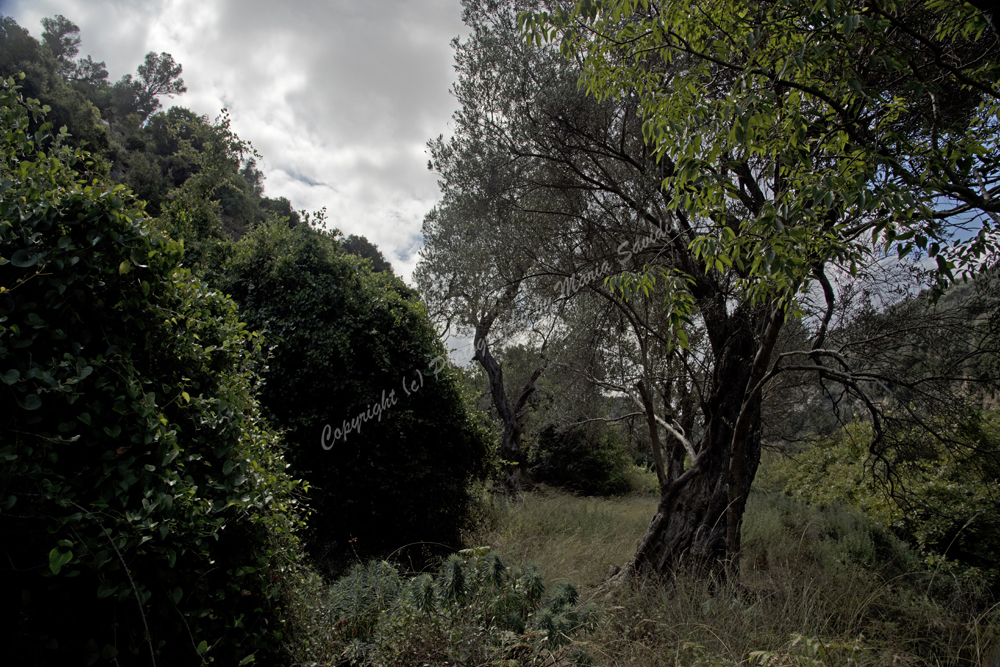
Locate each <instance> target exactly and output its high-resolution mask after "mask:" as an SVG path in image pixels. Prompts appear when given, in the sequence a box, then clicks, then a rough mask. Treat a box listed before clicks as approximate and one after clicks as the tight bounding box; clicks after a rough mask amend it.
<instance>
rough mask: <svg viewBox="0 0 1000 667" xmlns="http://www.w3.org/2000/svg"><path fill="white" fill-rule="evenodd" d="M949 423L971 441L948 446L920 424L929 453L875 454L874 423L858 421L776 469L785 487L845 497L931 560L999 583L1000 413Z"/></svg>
mask: <svg viewBox="0 0 1000 667" xmlns="http://www.w3.org/2000/svg"><path fill="white" fill-rule="evenodd" d="M942 430H943V431H947V432H949V435H951V436H953V437H955V438H958V439H962V440H964V441H966V443H967V444H968V445H971V447H969V448H966V449H961V450H954V451H952V450H948V449H942V448H941V447H940V446H939V445H938V443H936V442H933V441H932V440H931V439H930V438H929V436H927V435H926V434H925V433H920V432H917V431H915V432H913V433H911V438H913V439H914V440H915V441H916V442H915V443H914V450H916V451H921V452H922V455H919V456H909V457H906V458H903V457H902V456H898V455H895V453H893V454H891V458H890V459H889V460H887V461H882V460H876V461H874V462H872V461H870V459H869V453H868V447H867V445H868V442H870V441H871V437H872V436H871V425H870V424H866V423H855V424H852V425H850V426H848V427H846V428H844V429H843V430H842V431H841V432H839V433H838V434H837V435H836V436H835V437H833V438H825V439H820V440H816V441H814V442H812V443H810V444H809V445H808V446H806V447H803V448H802V449H801V451H799V452H797V453H796V454H795V455H794V460H792V459H789V460H786V461H783V462H782V463H781V464H780V465H778V466H776V470H774V471H773V474H776V475H778V476H780V477H781V478H782V479H784V480H785V487H784V490H785V493H787V494H789V495H791V496H793V497H796V498H801V499H803V500H808V501H810V502H813V503H817V504H832V503H843V504H845V505H847V506H849V507H851V508H852V509H854V510H856V511H858V512H861V513H863V514H865V515H866V516H869V517H871V518H872V519H874V520H876V521H878V522H879V523H881V524H882V525H884V526H886V527H887V528H890V529H891V530H892V531H893V532H894V533H895V534H896V535H897V536H898V537H900V538H901V539H904V540H906V541H907V542H909V543H910V544H912V545H913V546H914V547H915V548H916V549H917V551H918V552H919V553H920V554H922V555H923V556H924V558H925V559H926V561H927V563H928V564H930V565H935V566H940V567H942V568H943V569H944V570H950V571H954V572H957V573H960V574H962V575H963V578H965V579H966V580H967V581H968V583H969V584H970V585H973V586H976V585H981V584H986V585H988V586H989V585H993V586H996V584H997V578H998V574H1000V573H998V570H997V567H998V564H997V559H996V554H997V553H1000V495H998V490H997V488H996V481H995V480H996V479H997V476H998V471H997V470H996V469H995V464H994V462H993V458H992V457H991V456H990V455H991V454H994V455H995V453H996V452H997V451H1000V423H998V416H997V414H996V413H992V414H989V415H986V416H985V417H982V416H976V415H973V416H971V417H970V419H968V420H967V421H966V422H965V423H962V424H955V425H954V426H952V427H949V428H948V429H942ZM869 463H871V464H872V465H874V466H875V467H876V468H879V469H878V470H876V471H875V474H876V475H879V476H883V477H885V476H888V477H889V478H890V479H891V482H892V486H891V487H883V486H878V485H875V484H874V483H873V482H872V475H871V471H870V470H869V469H868V464H869Z"/></svg>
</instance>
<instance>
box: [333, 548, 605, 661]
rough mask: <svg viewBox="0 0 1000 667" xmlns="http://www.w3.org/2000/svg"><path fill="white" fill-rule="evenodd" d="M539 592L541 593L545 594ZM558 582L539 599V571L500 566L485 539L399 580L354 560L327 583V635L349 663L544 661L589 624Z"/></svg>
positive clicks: (377, 564) (382, 566)
mask: <svg viewBox="0 0 1000 667" xmlns="http://www.w3.org/2000/svg"><path fill="white" fill-rule="evenodd" d="M543 600H544V601H543ZM577 602H578V594H577V592H576V589H575V588H574V587H573V585H572V584H571V583H569V582H563V583H560V584H559V585H557V586H556V587H555V588H554V589H553V591H552V592H551V593H550V595H549V596H548V597H545V585H544V583H543V582H542V577H541V575H540V574H539V573H538V571H537V570H534V569H532V568H529V569H526V570H516V569H511V568H508V567H507V566H505V565H504V564H503V562H502V561H501V559H500V556H499V555H498V554H497V553H496V552H493V551H490V550H489V548H488V547H478V548H474V549H465V550H463V551H461V552H459V553H457V554H452V555H451V556H450V557H449V558H448V559H447V560H446V561H445V562H444V563H443V564H442V565H441V567H440V569H439V571H438V572H437V574H436V575H433V576H432V575H430V574H421V575H419V576H416V577H412V578H410V579H404V578H403V577H401V576H400V575H399V573H398V572H397V571H396V569H395V568H393V567H392V566H391V565H390V564H389V563H386V562H385V561H373V562H370V563H368V564H367V565H355V566H354V568H353V569H352V570H351V572H350V573H349V574H348V575H346V576H345V577H342V578H341V579H339V580H338V581H337V582H336V583H335V584H334V585H333V586H332V587H331V589H330V595H329V599H328V602H327V606H326V608H327V609H328V612H329V621H330V622H331V623H332V625H333V627H334V629H335V630H334V635H333V641H334V642H335V643H336V644H337V646H339V647H341V651H342V655H343V656H344V657H346V658H347V659H348V660H350V661H351V662H352V663H353V664H372V665H375V664H377V665H413V664H420V663H426V662H434V663H435V664H441V663H445V662H449V663H458V664H467V665H494V664H519V665H521V664H544V663H547V662H548V661H550V660H551V659H552V654H553V652H559V653H560V654H563V653H564V654H566V655H570V654H572V653H573V651H572V650H570V649H566V648H564V647H566V646H567V644H569V642H570V639H571V637H572V636H573V635H574V634H575V633H577V632H580V631H583V630H587V629H589V628H592V627H593V617H594V608H593V607H592V605H587V606H583V607H581V606H579V605H578V604H577Z"/></svg>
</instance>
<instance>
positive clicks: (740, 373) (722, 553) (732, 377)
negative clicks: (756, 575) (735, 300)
mask: <svg viewBox="0 0 1000 667" xmlns="http://www.w3.org/2000/svg"><path fill="white" fill-rule="evenodd" d="M761 314H762V313H760V311H759V309H757V310H756V312H751V310H750V309H749V308H740V309H737V312H736V313H734V314H733V315H731V316H727V315H725V314H724V312H723V313H722V314H721V315H719V316H718V317H715V318H713V317H711V316H706V318H705V319H706V324H707V325H708V327H709V337H710V338H711V339H712V352H713V356H714V357H715V359H714V362H715V363H714V375H713V378H712V381H711V383H710V386H709V393H708V395H706V396H704V397H703V406H702V407H703V411H704V418H705V428H704V432H703V434H702V437H701V439H700V441H699V442H698V445H697V447H696V451H697V457H696V459H695V461H694V462H693V463H692V465H691V467H689V468H688V469H687V470H685V471H684V472H683V473H682V474H680V475H679V476H678V477H676V478H674V479H672V480H670V481H669V483H668V484H667V485H666V486H665V487H664V488H663V489H662V491H661V494H660V502H659V504H658V506H657V510H656V514H655V515H654V517H653V519H652V521H651V522H650V524H649V527H648V528H647V530H646V534H645V535H644V536H643V537H642V540H641V541H640V543H639V546H638V548H637V549H636V553H635V555H634V556H633V557H632V559H631V560H630V561H629V562H628V564H626V566H625V567H624V568H622V570H621V571H620V572H619V573H618V574H617V575H616V578H615V582H616V583H621V582H623V581H625V580H628V579H631V578H634V577H640V578H646V577H648V576H650V575H663V574H667V573H670V572H673V571H674V570H676V569H677V567H678V566H680V565H682V564H694V565H700V566H704V567H705V568H707V570H708V571H709V572H713V573H718V574H719V575H720V576H723V577H725V576H726V574H727V572H728V573H729V574H732V573H733V572H734V571H735V568H734V567H733V566H732V564H733V563H734V561H735V558H736V557H737V555H738V548H739V542H738V539H737V540H736V542H735V545H736V549H735V550H732V549H730V550H727V537H729V538H730V546H733V543H732V541H731V534H730V533H731V531H729V526H730V522H732V521H733V520H734V519H735V521H736V522H737V525H736V526H735V529H736V534H737V535H738V534H739V525H738V524H739V522H740V521H741V520H742V515H743V508H744V506H745V501H746V497H747V495H748V494H749V493H750V486H751V484H752V483H753V479H754V476H755V475H756V473H757V466H758V464H759V463H760V451H761V449H760V423H761V422H760V402H759V400H749V401H748V391H749V390H752V389H753V388H754V386H755V385H756V383H757V382H759V375H760V373H759V372H757V371H758V369H759V367H760V364H763V365H764V367H766V364H767V360H769V358H770V350H771V349H773V343H772V344H771V345H770V347H769V346H768V345H767V342H768V340H769V337H770V336H773V335H776V329H778V328H780V320H779V319H776V318H774V317H769V318H767V319H766V323H767V324H768V325H771V324H772V323H775V322H776V324H774V326H768V327H767V328H766V329H765V330H764V331H760V326H759V325H760V324H761V323H762V320H764V318H762V317H761ZM762 352H763V353H764V354H763V355H762ZM755 378H756V381H755ZM741 415H742V419H743V420H744V422H745V425H744V426H743V427H742V428H740V431H741V432H742V433H740V434H737V433H736V428H737V425H738V424H741ZM745 420H749V421H745ZM734 435H739V436H740V437H739V442H738V443H737V447H736V449H737V450H742V459H743V460H742V465H741V466H738V468H739V477H740V479H739V484H738V486H739V494H738V496H739V497H738V501H737V503H735V504H733V503H732V502H731V501H730V494H729V491H730V489H729V486H730V480H731V472H732V469H733V466H732V461H731V459H732V452H733V450H734ZM727 566H728V567H727Z"/></svg>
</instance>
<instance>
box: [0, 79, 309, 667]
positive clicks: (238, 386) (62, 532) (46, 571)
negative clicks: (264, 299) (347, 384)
mask: <svg viewBox="0 0 1000 667" xmlns="http://www.w3.org/2000/svg"><path fill="white" fill-rule="evenodd" d="M0 102H2V104H0V126H2V127H3V128H4V133H3V134H0V191H2V193H3V197H2V200H0V380H2V381H3V384H4V391H3V392H2V393H0V414H2V415H3V429H2V430H0V498H2V500H0V545H2V549H3V557H2V558H0V591H2V593H0V595H2V599H0V608H2V609H3V610H4V612H5V613H6V614H7V615H8V617H7V618H5V619H4V623H3V625H4V630H5V632H9V633H10V634H11V635H12V636H11V637H10V638H9V639H8V641H5V642H4V652H5V659H9V660H12V661H14V662H16V663H17V664H39V665H41V664H77V663H80V664H83V663H86V664H95V663H101V664H116V665H127V664H148V663H149V661H150V660H151V659H152V656H153V655H155V656H156V659H157V661H158V662H159V663H160V664H199V663H205V662H213V661H216V662H218V663H220V664H226V665H235V664H238V663H239V664H245V663H246V662H247V661H250V660H253V659H254V656H255V655H256V656H257V657H258V658H264V657H266V656H269V655H272V656H273V655H274V654H276V653H277V648H276V647H277V646H278V645H279V644H278V642H277V641H276V638H279V637H280V636H281V626H280V623H279V619H278V616H277V602H278V600H279V595H280V592H281V590H280V589H281V587H282V585H283V580H284V577H285V573H286V572H287V571H288V569H289V568H292V567H294V566H295V556H294V549H295V546H296V540H295V538H294V535H293V531H294V530H295V528H296V525H297V519H296V518H295V514H294V512H295V506H296V499H295V492H296V485H297V483H296V482H294V481H292V480H291V479H290V478H289V477H288V476H287V475H286V473H285V467H286V466H285V463H284V461H283V459H282V456H281V453H280V449H279V447H278V441H277V436H276V435H275V433H274V432H273V431H271V430H270V429H269V428H267V426H266V425H265V423H264V422H263V421H262V419H261V418H260V414H259V409H258V406H257V403H256V399H255V396H254V391H253V386H254V384H255V383H256V382H257V379H256V370H257V365H258V363H259V362H258V361H257V360H258V359H259V358H260V356H261V355H260V354H259V342H258V340H257V337H256V336H255V335H253V334H250V333H248V332H247V330H246V328H245V326H244V325H243V324H242V323H241V322H239V321H238V319H237V317H236V308H235V305H234V304H233V303H232V302H231V301H230V300H228V299H226V298H225V297H223V296H222V295H220V294H218V293H217V292H213V291H211V290H209V289H208V288H206V286H205V285H203V284H202V283H200V282H198V281H196V280H193V279H192V278H191V276H190V273H189V272H188V271H186V270H183V269H179V268H178V263H179V261H180V259H181V256H182V248H181V246H180V245H179V244H177V243H174V242H173V241H171V240H169V239H168V238H166V237H164V236H162V235H161V234H160V233H158V232H157V231H156V230H154V229H153V227H152V225H151V224H150V223H149V220H148V219H147V218H146V216H145V214H144V213H143V210H142V206H141V202H138V201H137V200H135V199H134V198H133V196H132V195H131V194H130V193H128V192H127V191H125V190H123V188H122V186H116V187H115V188H113V189H105V188H102V187H101V186H100V185H98V184H97V183H96V182H95V183H94V184H92V185H87V184H85V183H82V182H79V181H78V175H77V171H79V172H81V173H85V172H86V169H87V165H88V160H87V157H88V156H87V155H86V154H84V153H79V152H74V151H72V150H70V149H68V148H65V147H62V146H61V145H60V142H61V141H62V140H63V139H64V136H62V135H61V136H60V137H56V138H55V140H51V138H49V137H47V135H46V134H45V133H46V131H47V130H48V128H49V127H50V126H47V125H44V124H43V125H41V126H40V127H41V130H40V131H39V132H38V133H35V134H31V133H29V131H28V127H29V119H30V118H31V117H35V118H36V119H41V117H42V115H43V110H42V109H40V108H39V107H38V106H37V103H34V102H31V101H30V100H29V101H28V103H27V104H26V103H25V102H24V101H23V100H21V98H20V96H19V95H18V94H17V92H16V88H15V87H14V85H13V81H12V80H7V81H6V82H4V85H3V88H2V91H0Z"/></svg>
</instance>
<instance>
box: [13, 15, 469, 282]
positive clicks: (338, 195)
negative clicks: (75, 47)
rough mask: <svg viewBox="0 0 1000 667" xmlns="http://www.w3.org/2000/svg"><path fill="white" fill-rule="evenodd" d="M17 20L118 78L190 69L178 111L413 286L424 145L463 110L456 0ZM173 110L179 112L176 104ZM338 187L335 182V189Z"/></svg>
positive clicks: (427, 196) (427, 187) (427, 201)
mask: <svg viewBox="0 0 1000 667" xmlns="http://www.w3.org/2000/svg"><path fill="white" fill-rule="evenodd" d="M6 6H9V8H10V9H9V11H10V14H11V15H13V16H14V17H15V19H17V20H18V22H19V23H21V24H22V25H24V26H25V27H27V28H29V29H30V30H31V31H32V34H36V35H37V34H39V32H40V28H39V23H38V21H39V19H40V18H41V17H43V16H52V15H54V14H63V15H65V16H66V17H67V18H69V19H71V20H73V21H75V22H76V23H77V24H78V25H79V26H80V28H81V33H82V35H81V36H82V37H83V45H82V46H83V48H82V50H81V53H84V54H90V55H92V56H93V57H94V58H95V59H97V60H105V61H107V64H108V69H109V71H110V73H111V76H112V78H113V79H117V78H118V77H120V76H122V75H123V74H125V73H127V72H133V71H135V68H136V66H137V65H138V64H139V62H140V61H141V59H142V57H143V55H144V54H145V53H146V52H147V51H151V50H153V51H168V52H170V53H172V54H173V55H174V57H175V58H176V59H177V60H178V62H180V63H181V64H183V66H184V79H185V82H186V83H187V86H188V93H187V94H186V95H184V96H182V97H180V98H179V99H177V100H175V101H174V103H177V104H181V105H184V106H187V107H189V108H191V109H193V110H194V111H195V112H197V113H201V114H207V115H208V116H209V117H210V118H214V117H215V116H216V115H217V114H218V111H219V109H220V108H221V107H223V106H225V107H227V108H228V109H229V110H230V114H231V118H232V122H233V128H234V130H235V131H236V132H237V133H238V134H239V135H240V136H241V137H242V138H243V139H246V140H249V141H251V142H252V143H253V145H254V147H255V148H256V149H257V150H258V151H260V153H261V154H263V156H264V161H263V163H262V164H263V170H264V172H265V175H266V176H267V181H266V188H267V194H268V195H270V196H272V197H278V196H285V197H288V198H289V199H290V200H291V201H292V205H293V206H295V207H296V208H305V209H307V210H317V209H319V208H321V207H323V206H326V207H327V208H328V211H329V215H330V219H331V221H332V222H333V223H334V224H336V225H337V226H338V227H339V228H340V229H341V231H343V232H344V233H345V234H352V233H356V234H364V235H366V236H368V238H369V239H370V240H371V241H372V242H374V243H377V244H378V245H379V247H380V248H382V250H383V252H384V253H385V254H386V256H387V257H388V258H390V260H391V261H393V263H394V265H395V266H396V268H397V270H398V271H402V272H403V273H404V276H405V277H407V278H408V277H409V272H410V271H411V270H412V268H413V266H414V265H415V263H416V259H417V258H416V250H417V249H418V248H419V244H420V243H421V237H420V228H421V223H422V221H423V217H424V215H425V214H426V212H427V210H429V209H430V207H431V206H433V204H434V201H435V200H436V199H437V196H438V192H437V187H436V182H435V177H434V176H433V174H430V173H429V172H428V171H427V169H426V163H427V156H426V155H425V154H424V153H423V151H422V147H423V146H424V144H425V142H426V141H427V140H428V139H430V138H431V137H435V136H437V135H438V134H441V133H447V131H448V121H449V119H450V117H451V113H452V110H453V109H454V106H455V101H454V99H453V97H452V96H451V94H450V92H449V91H450V87H451V84H452V81H453V80H454V69H453V53H452V50H451V46H450V42H451V39H452V38H453V37H455V36H457V35H460V34H465V32H466V30H465V27H464V26H463V25H462V23H461V6H460V0H419V1H417V0H374V1H370V2H358V1H357V0H350V1H348V0H334V1H329V0H299V1H297V2H280V3H279V2H273V1H270V0H214V1H213V0H175V1H174V2H171V3H155V2H148V1H147V0H31V1H28V0H15V1H14V2H13V3H8V5H6ZM168 104H169V102H168ZM331 184H333V185H331Z"/></svg>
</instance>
